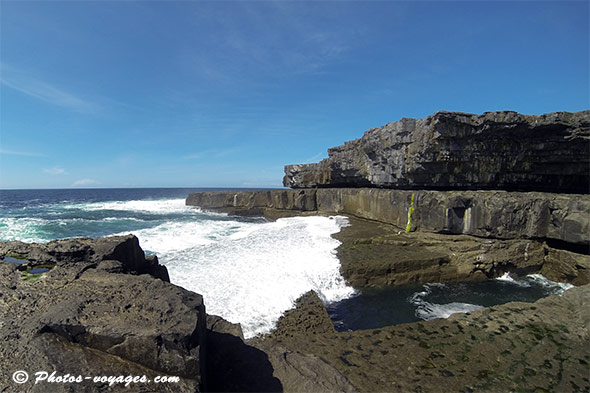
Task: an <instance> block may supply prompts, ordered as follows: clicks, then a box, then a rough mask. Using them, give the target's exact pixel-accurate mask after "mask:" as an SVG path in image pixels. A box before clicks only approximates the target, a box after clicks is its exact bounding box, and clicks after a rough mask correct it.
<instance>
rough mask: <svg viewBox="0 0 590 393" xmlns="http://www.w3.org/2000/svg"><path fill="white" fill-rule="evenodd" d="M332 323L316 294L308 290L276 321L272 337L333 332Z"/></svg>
mask: <svg viewBox="0 0 590 393" xmlns="http://www.w3.org/2000/svg"><path fill="white" fill-rule="evenodd" d="M334 332H335V330H334V323H333V322H332V320H331V319H330V316H329V315H328V311H326V307H324V304H323V303H322V300H321V299H320V298H319V296H318V294H317V293H315V292H314V291H309V292H307V293H305V294H303V295H302V296H301V297H299V299H297V301H296V302H295V307H294V308H293V309H291V310H289V311H287V312H285V314H284V315H283V316H282V317H281V318H280V319H279V321H278V322H277V328H276V329H275V330H274V331H273V332H272V333H271V336H272V337H275V338H280V337H284V336H294V335H304V336H305V335H308V334H316V333H334Z"/></svg>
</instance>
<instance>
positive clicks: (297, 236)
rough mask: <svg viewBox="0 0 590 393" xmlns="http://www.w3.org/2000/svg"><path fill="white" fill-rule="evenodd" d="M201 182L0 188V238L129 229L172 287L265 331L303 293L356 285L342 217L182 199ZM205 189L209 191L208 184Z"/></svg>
mask: <svg viewBox="0 0 590 393" xmlns="http://www.w3.org/2000/svg"><path fill="white" fill-rule="evenodd" d="M194 191H204V190H202V189H201V190H199V189H104V190H97V189H92V190H26V191H25V190H18V191H17V190H10V191H9V190H3V191H0V240H21V241H25V242H48V241H50V240H54V239H63V238H68V237H100V236H108V235H122V234H128V233H133V234H134V235H136V236H137V237H138V238H139V241H140V245H141V247H142V248H143V249H144V251H145V252H146V253H148V254H156V255H157V256H158V259H159V260H160V263H162V264H163V265H165V266H166V267H167V269H168V272H169V274H170V280H171V282H172V283H174V284H176V285H180V286H182V287H184V288H186V289H189V290H192V291H195V292H197V293H200V294H202V295H203V296H204V299H205V306H206V309H207V312H208V313H210V314H216V315H220V316H222V317H223V318H225V319H227V320H229V321H231V322H239V323H241V324H242V328H243V330H244V335H245V336H246V337H252V336H254V335H257V334H260V333H265V332H269V331H270V330H272V328H273V327H274V325H275V323H276V321H277V320H278V318H279V317H280V316H281V315H282V314H283V312H284V311H286V310H288V309H290V308H292V307H293V303H294V301H295V300H296V299H297V298H298V297H299V296H301V295H302V294H303V293H305V292H307V291H309V290H315V291H316V292H317V293H318V294H319V295H320V297H321V298H322V300H323V301H325V302H326V303H332V302H335V301H339V300H342V299H345V298H347V297H350V296H351V295H352V294H353V293H354V290H353V289H352V288H351V287H350V286H348V285H347V284H346V282H345V281H344V279H343V278H342V276H341V274H340V271H339V267H340V264H339V261H338V259H337V257H336V251H335V250H336V247H338V245H339V244H340V243H339V242H338V241H337V240H335V239H333V238H332V237H331V236H330V235H332V234H333V233H336V232H338V231H339V230H340V228H341V227H342V226H343V225H347V220H346V218H345V217H339V216H335V217H293V218H281V219H279V220H277V221H275V222H269V221H267V220H265V219H263V218H244V217H234V216H228V215H227V214H218V213H211V212H206V211H203V210H201V209H200V208H198V207H191V206H185V198H186V196H187V195H188V194H189V193H190V192H194ZM207 191H211V190H210V189H208V190H207Z"/></svg>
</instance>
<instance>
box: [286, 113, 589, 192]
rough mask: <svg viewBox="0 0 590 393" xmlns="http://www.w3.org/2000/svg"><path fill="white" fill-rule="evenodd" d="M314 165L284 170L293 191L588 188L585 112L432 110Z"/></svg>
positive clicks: (368, 136)
mask: <svg viewBox="0 0 590 393" xmlns="http://www.w3.org/2000/svg"><path fill="white" fill-rule="evenodd" d="M328 152H329V157H328V158H327V159H325V160H323V161H321V162H319V163H317V164H306V165H287V166H286V167H285V178H284V180H283V183H284V185H285V186H286V187H291V188H309V187H382V188H396V189H431V190H451V189H458V190H476V189H496V190H519V191H546V192H557V193H584V194H585V193H588V192H589V191H590V174H589V171H588V168H589V165H590V111H582V112H576V113H568V112H554V113H548V114H545V115H540V116H534V115H522V114H518V113H516V112H509V111H504V112H486V113H484V114H482V115H475V114H467V113H457V112H437V113H435V114H433V115H431V116H428V117H426V118H424V119H406V118H404V119H401V120H399V121H396V122H392V123H389V124H386V125H384V126H383V127H381V128H374V129H371V130H369V131H367V132H365V134H364V135H363V137H362V138H360V139H356V140H353V141H350V142H346V143H345V144H344V145H342V146H338V147H334V148H332V149H329V150H328Z"/></svg>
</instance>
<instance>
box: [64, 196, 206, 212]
mask: <svg viewBox="0 0 590 393" xmlns="http://www.w3.org/2000/svg"><path fill="white" fill-rule="evenodd" d="M61 208H63V209H84V210H88V211H96V210H115V211H129V212H147V213H158V214H162V213H186V212H190V211H199V210H200V209H198V208H195V207H188V206H186V205H185V200H184V199H164V200H134V201H113V202H92V203H74V204H65V205H62V206H61Z"/></svg>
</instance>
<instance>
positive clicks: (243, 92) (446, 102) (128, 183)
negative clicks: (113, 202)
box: [0, 0, 590, 188]
mask: <svg viewBox="0 0 590 393" xmlns="http://www.w3.org/2000/svg"><path fill="white" fill-rule="evenodd" d="M0 4H1V9H0V12H1V36H0V37H1V38H0V39H1V46H0V51H1V52H0V66H1V73H0V82H1V85H0V94H1V96H0V104H1V107H0V115H1V118H0V126H1V129H0V188H68V187H151V186H152V187H153V186H161V187H175V186H194V187H223V186H228V187H279V186H281V180H282V176H283V166H284V165H285V164H293V163H306V162H316V161H318V160H320V159H322V158H325V157H327V149H328V148H329V147H333V146H337V145H340V144H342V143H343V142H345V141H347V140H351V139H355V138H358V137H360V136H361V135H362V134H363V132H364V131H366V130H367V129H370V128H373V127H379V126H381V125H383V124H386V123H388V122H390V121H395V120H399V119H400V118H402V117H417V118H421V117H425V116H427V115H430V114H432V113H434V112H436V111H438V110H454V111H462V112H472V113H482V112H485V111H494V110H515V111H518V112H521V113H528V114H541V113H546V112H553V111H561V110H565V111H579V110H584V109H588V108H589V107H590V103H589V99H590V98H589V95H590V93H589V85H590V81H589V72H590V71H589V70H590V68H589V67H590V66H589V47H590V43H589V36H590V32H589V17H588V16H589V2H588V1H578V2H566V1H555V2H552V1H543V2H534V1H518V2H499V1H493V2H486V1H461V2H445V1H437V2H424V1H417V2H410V1H403V2H402V1H363V2H360V1H359V2H356V1H313V2H295V1H290V2H284V1H276V2H273V1H242V2H230V1H224V2H213V1H211V2H200V1H179V2H176V1H137V2H132V1H100V2H99V1H96V2H94V1H80V2H74V1H65V2H58V1H45V2H34V1H4V0H2V1H1V3H0Z"/></svg>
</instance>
